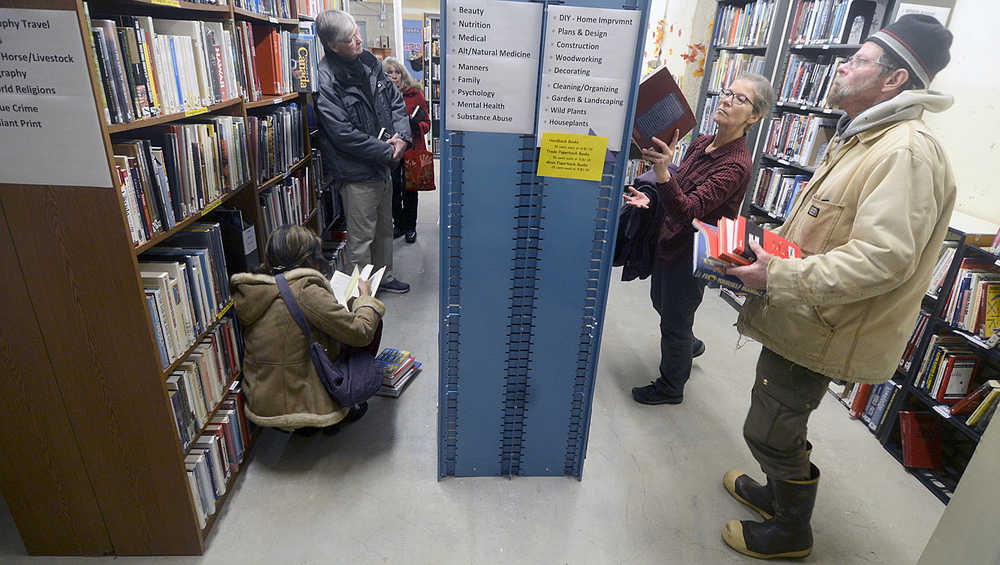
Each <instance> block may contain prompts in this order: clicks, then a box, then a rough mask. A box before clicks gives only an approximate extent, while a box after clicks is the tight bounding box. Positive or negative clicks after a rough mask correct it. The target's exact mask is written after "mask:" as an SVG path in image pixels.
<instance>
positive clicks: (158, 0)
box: [153, 0, 181, 8]
mask: <svg viewBox="0 0 1000 565" xmlns="http://www.w3.org/2000/svg"><path fill="white" fill-rule="evenodd" d="M153 4H159V5H161V6H173V7H175V8H180V7H181V3H180V2H178V1H177V0H153Z"/></svg>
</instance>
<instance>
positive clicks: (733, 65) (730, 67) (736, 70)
mask: <svg viewBox="0 0 1000 565" xmlns="http://www.w3.org/2000/svg"><path fill="white" fill-rule="evenodd" d="M764 62H765V59H764V57H761V56H760V55H751V54H749V53H736V52H733V51H720V52H719V58H718V59H716V60H715V63H714V64H713V65H712V76H711V77H709V79H708V88H709V89H711V90H719V89H721V88H722V87H723V86H726V85H728V84H731V83H732V82H733V81H734V80H736V77H738V76H739V75H740V74H741V73H757V74H763V72H764Z"/></svg>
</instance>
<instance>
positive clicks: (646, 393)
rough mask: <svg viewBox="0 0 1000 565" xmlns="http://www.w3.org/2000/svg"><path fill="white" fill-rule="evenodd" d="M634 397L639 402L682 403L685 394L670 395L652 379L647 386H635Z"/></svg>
mask: <svg viewBox="0 0 1000 565" xmlns="http://www.w3.org/2000/svg"><path fill="white" fill-rule="evenodd" d="M632 399H633V400H635V401H636V402H638V403H639V404H680V403H681V402H683V401H684V396H683V395H681V396H671V395H668V394H666V393H665V392H663V391H661V390H660V389H659V388H657V386H656V382H655V381H650V383H649V384H648V385H646V386H637V387H634V388H633V389H632Z"/></svg>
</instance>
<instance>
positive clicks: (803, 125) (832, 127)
mask: <svg viewBox="0 0 1000 565" xmlns="http://www.w3.org/2000/svg"><path fill="white" fill-rule="evenodd" d="M836 133H837V119H836V118H830V117H824V116H821V115H818V114H794V113H791V112H786V113H784V114H782V115H780V116H775V117H773V118H771V121H770V123H769V124H768V131H767V138H766V141H765V142H764V147H763V151H764V153H765V154H767V155H771V156H774V157H780V158H782V159H786V160H787V161H789V162H790V163H797V164H799V165H801V166H803V167H815V166H816V165H818V164H819V161H820V159H822V157H823V153H824V152H825V151H826V148H827V146H828V145H829V144H830V140H831V139H833V137H834V135H836Z"/></svg>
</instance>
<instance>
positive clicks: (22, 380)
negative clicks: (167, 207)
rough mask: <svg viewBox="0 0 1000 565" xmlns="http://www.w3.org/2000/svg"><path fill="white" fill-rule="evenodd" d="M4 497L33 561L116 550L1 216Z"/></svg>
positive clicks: (0, 456)
mask: <svg viewBox="0 0 1000 565" xmlns="http://www.w3.org/2000/svg"><path fill="white" fill-rule="evenodd" d="M0 309H2V311H3V313H4V314H3V324H0V371H2V372H3V378H2V379H0V414H2V416H3V425H2V426H0V428H2V433H0V490H3V494H4V498H6V499H7V504H8V505H9V507H10V512H11V515H12V516H13V517H14V521H15V522H16V523H17V528H18V530H19V531H20V533H21V539H22V540H23V541H24V545H25V547H26V548H27V550H28V553H31V554H35V555H39V554H41V555H52V554H76V555H102V554H106V553H110V552H111V550H112V546H111V540H110V538H109V537H108V532H107V529H106V528H105V526H104V520H103V519H102V517H101V512H100V508H99V507H98V504H97V499H96V497H95V495H94V489H93V488H92V487H91V484H90V478H89V477H88V475H87V472H86V469H85V468H84V464H83V459H82V456H81V454H80V449H79V446H78V445H77V442H76V438H75V435H74V432H73V429H72V426H71V425H70V421H69V419H68V418H67V416H66V410H65V406H64V403H63V399H62V395H61V393H60V391H59V386H58V384H57V382H56V379H55V375H54V374H53V372H52V366H51V364H50V363H49V358H48V353H47V352H46V349H45V342H44V339H43V337H42V333H41V332H40V331H39V328H38V323H37V321H36V319H35V313H34V310H33V309H32V306H31V301H30V300H29V297H28V289H27V287H26V286H25V283H24V280H23V279H22V278H21V268H20V265H19V262H18V258H17V256H16V253H15V251H14V244H13V241H12V240H11V238H10V232H9V230H8V226H7V223H6V221H2V209H0Z"/></svg>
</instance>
